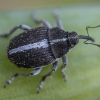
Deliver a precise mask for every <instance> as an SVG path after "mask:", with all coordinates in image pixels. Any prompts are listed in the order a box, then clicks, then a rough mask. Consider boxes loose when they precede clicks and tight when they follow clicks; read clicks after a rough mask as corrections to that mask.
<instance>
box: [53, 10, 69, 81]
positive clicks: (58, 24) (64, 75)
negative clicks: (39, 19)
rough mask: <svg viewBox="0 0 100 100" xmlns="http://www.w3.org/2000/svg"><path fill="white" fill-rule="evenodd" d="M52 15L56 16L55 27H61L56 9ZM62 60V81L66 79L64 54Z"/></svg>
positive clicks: (65, 58) (66, 61) (66, 60)
mask: <svg viewBox="0 0 100 100" xmlns="http://www.w3.org/2000/svg"><path fill="white" fill-rule="evenodd" d="M54 17H55V18H56V23H57V27H58V28H60V29H63V25H62V21H61V20H60V18H59V15H58V13H57V12H56V11H54ZM62 61H63V66H62V67H61V74H62V77H63V79H64V81H66V74H65V72H64V69H65V68H66V64H67V63H68V59H67V57H66V55H64V56H63V57H62Z"/></svg>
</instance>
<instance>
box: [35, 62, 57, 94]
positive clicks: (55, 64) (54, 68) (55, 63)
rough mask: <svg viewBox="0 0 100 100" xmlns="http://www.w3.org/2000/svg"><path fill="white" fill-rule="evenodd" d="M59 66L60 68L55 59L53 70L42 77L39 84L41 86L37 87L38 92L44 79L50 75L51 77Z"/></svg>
mask: <svg viewBox="0 0 100 100" xmlns="http://www.w3.org/2000/svg"><path fill="white" fill-rule="evenodd" d="M57 68H58V61H55V62H54V63H53V66H52V70H51V72H49V73H48V74H46V75H44V76H43V77H42V79H41V81H40V84H39V86H38V87H37V93H39V92H40V90H41V89H42V85H43V83H44V81H45V80H46V79H47V78H48V77H50V76H51V75H52V74H53V73H54V72H55V71H56V70H57Z"/></svg>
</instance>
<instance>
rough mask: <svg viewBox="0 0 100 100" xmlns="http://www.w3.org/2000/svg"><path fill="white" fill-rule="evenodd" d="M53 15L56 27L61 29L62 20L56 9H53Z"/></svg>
mask: <svg viewBox="0 0 100 100" xmlns="http://www.w3.org/2000/svg"><path fill="white" fill-rule="evenodd" d="M54 17H55V18H56V23H57V27H58V28H60V29H63V25H62V21H61V20H60V18H59V15H58V13H57V12H56V10H55V11H54Z"/></svg>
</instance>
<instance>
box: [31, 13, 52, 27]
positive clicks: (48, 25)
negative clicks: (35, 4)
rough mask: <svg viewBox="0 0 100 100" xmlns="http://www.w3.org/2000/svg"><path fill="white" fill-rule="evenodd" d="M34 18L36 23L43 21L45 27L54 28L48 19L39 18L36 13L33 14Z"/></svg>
mask: <svg viewBox="0 0 100 100" xmlns="http://www.w3.org/2000/svg"><path fill="white" fill-rule="evenodd" d="M32 19H33V20H34V22H35V23H36V24H40V23H42V24H43V25H44V26H45V27H47V28H52V26H51V25H50V23H49V22H48V21H45V20H39V19H37V18H36V16H35V14H33V15H32Z"/></svg>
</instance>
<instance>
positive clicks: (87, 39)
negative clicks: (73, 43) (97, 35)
mask: <svg viewBox="0 0 100 100" xmlns="http://www.w3.org/2000/svg"><path fill="white" fill-rule="evenodd" d="M97 27H100V25H98V26H94V27H90V26H87V27H86V31H87V35H88V36H83V35H79V39H86V41H84V44H91V45H95V46H98V47H100V44H95V43H88V42H87V41H89V40H90V41H91V42H94V41H95V40H94V39H93V38H92V37H90V36H89V33H88V28H97Z"/></svg>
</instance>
